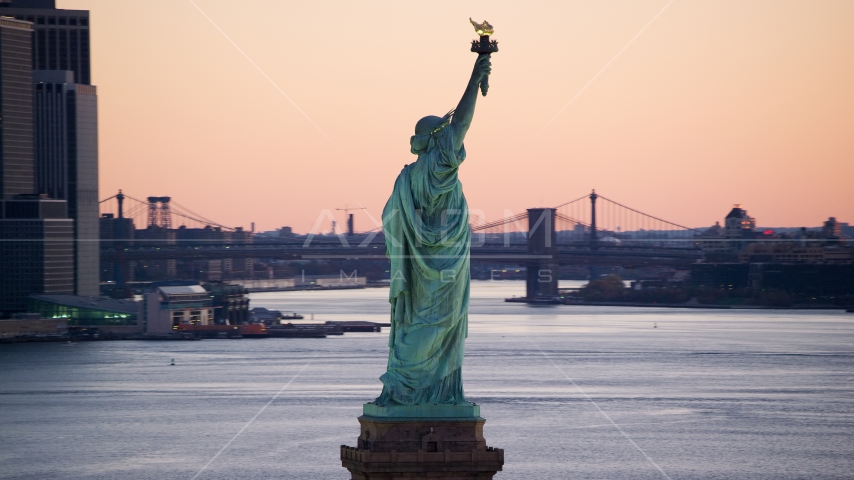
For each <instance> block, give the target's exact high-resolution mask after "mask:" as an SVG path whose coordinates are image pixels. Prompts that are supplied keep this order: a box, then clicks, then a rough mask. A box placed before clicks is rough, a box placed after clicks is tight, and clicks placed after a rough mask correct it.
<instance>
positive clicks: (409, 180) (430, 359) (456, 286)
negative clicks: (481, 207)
mask: <svg viewBox="0 0 854 480" xmlns="http://www.w3.org/2000/svg"><path fill="white" fill-rule="evenodd" d="M410 144H411V147H412V152H413V153H416V154H418V160H417V161H416V162H415V163H412V164H409V165H406V166H405V167H404V168H403V170H402V171H401V172H400V175H398V177H397V180H396V181H395V184H394V191H393V192H392V194H391V197H390V198H389V200H388V203H386V206H385V209H384V210H383V231H384V233H385V243H386V252H387V255H388V257H389V259H390V260H391V271H390V275H391V285H390V287H391V288H390V291H389V303H390V304H391V325H392V326H391V331H390V333H389V347H390V350H389V358H388V370H387V371H386V373H385V374H383V375H382V376H381V377H380V380H381V381H382V382H383V392H382V394H381V395H380V397H379V398H377V400H376V402H375V403H377V404H379V405H418V404H425V403H431V404H432V403H438V404H447V403H462V402H465V396H464V393H463V384H462V374H461V368H462V364H463V346H464V342H465V338H466V337H467V336H468V305H469V287H470V269H469V244H470V240H471V233H470V229H469V212H468V205H467V204H466V199H465V197H464V196H463V190H462V185H461V184H460V182H459V179H458V178H457V170H458V168H459V166H460V164H461V163H462V162H463V160H465V156H466V154H465V148H464V147H463V148H460V150H459V151H458V152H455V151H454V147H453V146H454V130H453V128H450V127H446V128H444V129H442V130H440V131H438V132H434V133H432V134H430V135H415V136H413V137H412V140H411V142H410Z"/></svg>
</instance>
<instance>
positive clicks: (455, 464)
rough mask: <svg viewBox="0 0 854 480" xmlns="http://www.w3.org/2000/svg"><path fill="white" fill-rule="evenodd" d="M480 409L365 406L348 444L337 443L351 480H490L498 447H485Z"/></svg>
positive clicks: (499, 456) (497, 464) (498, 462)
mask: <svg viewBox="0 0 854 480" xmlns="http://www.w3.org/2000/svg"><path fill="white" fill-rule="evenodd" d="M485 422H486V420H484V419H483V418H481V417H480V407H478V406H477V405H474V404H466V405H415V406H407V407H378V406H376V405H373V404H370V403H369V404H366V405H365V407H364V415H362V416H361V417H359V424H360V425H361V434H360V435H359V438H358V444H357V446H356V447H355V448H354V447H348V446H346V445H341V463H342V464H343V465H344V468H346V469H347V470H349V471H350V474H351V475H352V476H351V478H352V479H353V480H374V479H384V480H396V479H401V480H402V479H407V480H413V479H419V478H424V479H436V480H438V479H448V480H449V479H459V480H462V479H491V478H492V477H493V476H494V475H495V474H496V473H497V472H499V471H501V467H502V466H503V465H504V450H502V449H499V448H492V447H487V446H486V441H485V440H484V438H483V424H484V423H485Z"/></svg>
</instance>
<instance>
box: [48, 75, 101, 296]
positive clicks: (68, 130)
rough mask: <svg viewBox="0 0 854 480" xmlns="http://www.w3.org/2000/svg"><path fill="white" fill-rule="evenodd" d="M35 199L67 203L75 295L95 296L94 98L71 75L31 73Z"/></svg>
mask: <svg viewBox="0 0 854 480" xmlns="http://www.w3.org/2000/svg"><path fill="white" fill-rule="evenodd" d="M33 82H34V85H33V98H34V100H33V104H34V108H33V110H34V118H35V122H34V123H35V125H34V126H35V129H34V130H35V178H36V190H37V192H38V193H41V194H47V195H48V196H49V197H51V198H56V199H62V200H67V201H68V214H69V217H71V218H73V219H74V239H75V242H74V243H75V245H74V267H75V268H74V269H75V282H74V283H75V293H76V294H77V295H82V296H98V294H99V285H100V275H99V274H100V268H99V253H100V248H99V243H98V237H99V235H98V230H99V228H98V227H99V219H98V97H97V92H96V89H95V87H94V86H92V85H82V84H76V83H74V72H71V71H63V70H36V71H35V72H33Z"/></svg>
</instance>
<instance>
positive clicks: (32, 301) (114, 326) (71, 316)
mask: <svg viewBox="0 0 854 480" xmlns="http://www.w3.org/2000/svg"><path fill="white" fill-rule="evenodd" d="M27 310H29V311H30V312H32V313H35V314H38V315H39V316H40V317H41V318H44V319H51V320H62V321H64V322H65V323H66V324H67V325H68V327H69V329H71V330H79V329H97V330H98V331H99V332H101V333H105V334H118V335H121V334H138V333H139V332H141V331H142V322H141V321H140V320H141V319H142V304H141V303H140V302H135V301H133V300H116V299H114V298H104V297H82V296H77V295H30V297H29V299H28V305H27Z"/></svg>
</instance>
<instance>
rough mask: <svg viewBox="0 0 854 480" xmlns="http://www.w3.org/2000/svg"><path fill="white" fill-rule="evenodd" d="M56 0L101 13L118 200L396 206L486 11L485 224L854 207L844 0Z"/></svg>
mask: <svg viewBox="0 0 854 480" xmlns="http://www.w3.org/2000/svg"><path fill="white" fill-rule="evenodd" d="M57 7H58V8H65V9H87V10H90V11H91V18H92V22H93V26H94V27H93V28H94V29H95V30H94V31H95V33H93V36H92V52H93V57H94V59H95V61H94V62H93V66H92V70H93V71H92V77H93V80H92V83H93V84H95V85H98V88H99V97H100V116H101V132H100V148H101V178H100V194H99V196H100V198H106V197H108V196H110V195H113V194H114V193H115V192H116V191H117V190H118V189H119V188H121V189H123V190H124V191H125V192H126V193H131V194H132V195H136V196H138V197H144V196H148V195H170V196H172V197H173V198H176V199H179V201H180V202H181V203H183V204H185V205H189V206H191V207H193V208H194V210H196V211H199V212H201V213H203V214H204V215H205V216H207V217H210V218H213V219H214V220H216V221H218V222H221V223H223V224H225V225H232V226H243V227H245V228H249V226H250V222H255V224H256V230H271V229H273V228H277V227H280V226H283V225H289V226H291V227H293V228H294V230H295V231H298V232H306V231H308V230H309V229H310V228H311V227H312V226H313V225H314V223H315V221H316V219H317V217H318V214H319V212H321V211H322V210H324V209H328V210H330V211H331V212H333V213H337V214H339V218H338V220H339V222H342V223H343V222H344V221H345V218H344V215H343V212H336V211H335V208H340V207H344V206H345V205H347V204H349V205H350V206H353V205H355V204H361V205H364V206H365V207H366V208H367V209H368V212H369V213H370V214H371V215H372V216H373V217H374V218H376V219H378V218H379V216H380V212H381V210H382V207H383V205H384V204H385V200H386V198H387V197H388V194H389V193H390V191H391V187H392V181H393V179H394V176H395V175H397V172H398V171H399V170H400V168H402V166H403V165H404V164H405V163H410V162H412V161H414V160H415V157H414V156H412V155H411V154H410V153H409V152H408V145H407V141H408V139H409V136H410V135H411V134H412V127H413V126H414V123H415V121H416V120H417V119H418V118H420V117H421V116H423V115H426V114H441V113H443V112H444V111H446V110H447V109H448V108H450V107H451V106H453V105H454V104H456V102H457V100H458V98H457V97H458V92H456V90H455V88H454V87H455V86H456V84H457V83H459V81H460V79H463V78H464V77H465V76H466V75H467V74H468V71H469V69H470V68H471V67H470V63H471V62H472V60H473V57H472V55H471V53H469V52H468V42H469V41H470V40H471V39H473V38H474V37H475V36H476V35H475V34H474V32H473V31H472V30H471V27H470V26H469V25H468V24H467V19H468V17H469V16H472V17H475V18H476V19H477V20H481V19H482V18H487V19H489V21H490V23H492V24H493V25H495V27H496V32H495V35H494V36H493V38H495V39H496V40H498V41H499V44H500V45H501V49H502V50H501V54H500V55H498V56H496V58H495V59H494V60H493V65H494V67H493V75H492V78H491V84H492V89H491V90H490V94H489V96H487V97H486V98H481V99H480V100H479V102H478V113H477V122H476V126H475V127H474V128H473V129H472V131H471V134H470V135H469V137H468V140H469V142H468V143H467V150H468V153H469V157H468V160H467V161H466V163H465V164H464V165H463V167H462V169H461V174H460V175H461V177H460V178H461V180H462V182H463V183H464V185H465V188H466V193H467V196H468V200H469V204H470V205H471V207H472V208H473V209H479V210H483V211H484V212H485V213H486V215H487V217H488V218H500V217H501V216H502V215H503V212H504V210H505V209H510V210H512V211H514V212H517V211H522V210H524V209H525V208H530V207H538V206H555V205H557V204H559V203H563V202H565V201H568V200H571V199H572V198H575V197H578V196H579V195H583V194H585V193H588V192H589V191H590V189H591V188H596V189H597V191H601V192H603V193H606V194H608V195H609V196H610V197H612V198H615V199H616V200H619V201H621V202H624V203H626V204H629V205H633V206H637V207H638V208H640V209H641V210H643V211H647V212H650V213H652V214H655V215H658V216H660V217H662V218H666V219H668V220H671V221H674V222H677V223H680V224H685V225H688V226H692V227H701V226H708V225H711V224H714V222H715V221H720V220H722V218H723V216H724V215H725V214H726V211H727V210H728V209H729V207H730V206H731V205H732V204H733V203H741V204H743V205H744V206H745V208H747V209H748V210H749V211H750V213H751V215H752V216H754V217H756V218H757V220H758V222H759V224H761V225H764V226H781V227H796V226H802V225H803V226H818V225H820V224H821V222H822V221H824V220H826V219H827V217H829V216H835V217H836V218H837V219H839V220H840V221H842V222H851V221H852V220H854V202H852V201H851V194H850V193H848V192H847V191H846V189H845V187H846V186H847V185H846V180H847V179H850V178H852V176H854V163H852V162H851V161H850V159H851V157H852V153H854V140H852V139H851V138H850V137H851V135H850V131H852V129H854V128H852V127H854V121H852V114H851V112H852V111H854V108H852V107H854V94H852V92H851V91H850V87H849V88H846V87H847V86H849V85H851V84H852V80H854V61H852V58H854V55H852V54H854V33H851V32H849V31H846V29H845V27H846V26H847V25H850V23H851V20H852V19H854V6H852V5H851V4H848V3H845V2H825V3H821V4H815V5H813V4H811V5H806V4H801V3H796V2H785V3H784V2H755V3H751V4H739V3H735V2H725V3H722V2H715V3H696V2H695V3H683V2H667V1H666V0H659V1H644V2H635V3H628V2H626V3H620V4H616V5H587V4H582V3H568V4H551V3H547V2H542V3H534V4H530V5H529V6H527V7H526V9H524V10H523V9H519V8H518V7H515V6H514V5H512V4H510V3H509V2H493V3H491V4H490V6H489V8H486V9H484V8H483V7H482V6H477V5H474V4H468V3H462V4H456V3H448V4H446V5H444V7H442V8H435V9H431V10H430V11H425V9H417V10H416V6H411V7H410V6H401V5H396V4H391V3H383V4H371V5H358V6H356V5H349V4H343V3H342V4H336V7H335V8H331V9H324V6H317V5H296V6H288V5H284V4H281V3H280V2H272V1H262V0H257V1H254V2H244V3H243V4H241V8H238V9H235V8H234V4H233V3H228V2H220V1H215V0H193V1H190V0H187V1H168V2H167V1H149V2H133V3H117V2H107V1H96V0H88V1H87V0H59V1H58V2H57ZM457 17H459V18H457ZM232 42H233V43H232ZM453 52H459V53H458V54H457V55H454V54H453ZM244 54H245V56H244ZM449 57H450V58H451V60H450V63H448V62H447V58H449ZM440 58H442V59H445V60H446V63H444V64H441V65H439V64H438V59H440ZM425 65H427V66H429V67H430V71H428V73H427V74H425V67H424V66H425ZM256 66H257V68H256ZM603 68H604V69H603ZM445 72H448V73H445ZM591 80H592V81H591ZM428 84H429V85H432V86H435V88H431V89H429V90H426V91H425V90H424V88H425V86H426V85H428ZM279 90H281V91H279ZM414 91H418V92H422V91H424V92H425V93H424V94H418V95H412V93H413V92H414ZM283 93H284V94H283ZM289 99H290V101H289ZM291 101H292V102H293V103H291ZM567 104H569V106H568V107H567V108H565V110H562V109H563V108H564V107H565V106H566V105H567ZM297 106H298V108H296V107H297ZM392 106H394V108H391V107H392ZM558 114H559V115H558ZM556 115H557V117H555V116H556ZM846 160H847V161H846ZM370 176H375V177H377V178H380V180H379V181H369V180H368V178H370ZM849 182H850V180H849ZM356 215H357V225H358V228H357V229H358V230H362V229H368V228H372V227H373V225H372V224H371V223H369V222H370V220H369V217H368V216H367V215H365V214H362V213H361V212H356ZM365 227H368V228H365ZM324 229H328V227H324Z"/></svg>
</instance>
